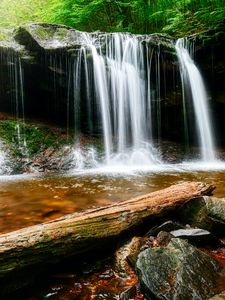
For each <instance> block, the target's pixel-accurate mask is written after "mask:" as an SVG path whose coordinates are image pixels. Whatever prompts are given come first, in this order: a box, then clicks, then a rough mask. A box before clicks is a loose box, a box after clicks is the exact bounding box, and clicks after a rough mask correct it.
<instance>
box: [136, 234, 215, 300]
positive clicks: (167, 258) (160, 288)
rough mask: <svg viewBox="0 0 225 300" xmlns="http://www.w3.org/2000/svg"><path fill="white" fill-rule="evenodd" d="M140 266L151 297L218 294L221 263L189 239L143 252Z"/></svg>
mask: <svg viewBox="0 0 225 300" xmlns="http://www.w3.org/2000/svg"><path fill="white" fill-rule="evenodd" d="M136 269H137V274H138V277H139V280H140V283H141V287H142V289H143V291H144V294H145V296H146V297H147V299H163V300H171V299H173V300H187V299H198V300H206V299H209V298H210V297H211V296H213V295H215V294H216V280H217V277H218V272H219V270H220V265H219V264H218V263H217V262H216V261H215V260H213V259H212V258H211V257H209V256H207V255H206V254H204V253H203V252H201V251H200V250H198V249H197V248H195V247H193V246H192V245H190V244H189V243H188V242H186V241H184V240H181V239H176V238H172V239H171V241H170V242H169V244H168V245H167V246H166V247H154V248H148V249H146V250H144V251H142V252H141V253H140V254H139V257H138V260H137V264H136Z"/></svg>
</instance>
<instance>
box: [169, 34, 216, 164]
mask: <svg viewBox="0 0 225 300" xmlns="http://www.w3.org/2000/svg"><path fill="white" fill-rule="evenodd" d="M175 48H176V51H177V56H178V59H179V67H180V73H181V78H182V85H183V97H184V98H185V90H186V89H190V90H191V95H192V101H193V106H194V111H195V117H196V122H197V125H198V126H197V127H198V137H199V141H200V146H201V159H202V160H203V161H214V160H215V153H214V145H213V144H214V143H213V139H212V129H211V120H210V115H209V108H208V97H207V92H206V88H205V86H204V82H203V79H202V76H201V74H200V71H199V70H198V68H197V66H196V65H195V63H194V61H193V59H192V58H191V56H190V54H189V52H188V48H189V45H188V40H186V39H178V40H177V42H176V46H175ZM186 101H189V99H185V103H184V106H185V105H186ZM185 117H186V116H185Z"/></svg>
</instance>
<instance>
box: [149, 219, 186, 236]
mask: <svg viewBox="0 0 225 300" xmlns="http://www.w3.org/2000/svg"><path fill="white" fill-rule="evenodd" d="M181 228H185V227H184V226H183V225H181V224H179V223H177V222H173V221H166V222H164V223H163V224H161V225H156V226H154V227H152V228H151V229H150V230H149V231H148V232H147V233H146V234H145V236H157V234H158V233H159V232H160V231H166V232H170V231H172V230H177V229H181Z"/></svg>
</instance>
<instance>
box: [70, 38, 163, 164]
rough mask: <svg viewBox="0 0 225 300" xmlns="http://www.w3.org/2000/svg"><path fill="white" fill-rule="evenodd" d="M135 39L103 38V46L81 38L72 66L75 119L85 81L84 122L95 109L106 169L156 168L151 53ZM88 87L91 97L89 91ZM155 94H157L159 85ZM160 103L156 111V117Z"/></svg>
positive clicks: (95, 40)
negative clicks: (102, 142) (79, 47)
mask: <svg viewBox="0 0 225 300" xmlns="http://www.w3.org/2000/svg"><path fill="white" fill-rule="evenodd" d="M139 38H140V37H138V36H133V35H130V34H125V33H114V34H108V35H105V36H104V43H102V41H100V40H99V37H98V36H94V35H90V34H87V33H83V39H84V46H82V47H81V49H79V50H78V55H77V58H76V60H75V61H74V68H73V70H74V72H73V76H74V77H73V78H74V80H73V82H74V83H73V88H74V90H75V94H74V103H75V107H76V111H75V119H78V114H77V113H76V112H77V110H80V108H79V107H80V106H81V105H82V101H81V91H80V84H81V79H82V78H85V80H84V79H83V81H84V85H83V86H85V87H86V88H83V90H82V94H85V95H86V101H87V105H86V106H87V114H88V119H89V120H90V119H91V114H92V112H91V111H90V108H91V107H92V110H97V113H96V116H97V118H98V119H100V120H98V121H97V122H99V123H100V124H101V127H102V132H103V137H104V153H105V155H104V156H105V158H104V161H103V163H104V164H105V163H106V164H107V165H115V164H119V165H121V164H123V165H132V166H135V165H136V166H137V165H138V166H140V165H154V164H158V163H160V159H159V155H158V154H157V151H156V150H155V149H154V147H153V142H152V109H153V108H152V101H151V97H152V91H151V78H150V73H151V63H152V55H151V49H150V47H149V45H146V44H143V43H142V42H141V40H140V39H139ZM146 55H147V56H148V59H147V61H146V59H145V56H146ZM158 64H159V61H157V62H156V68H157V70H156V74H157V76H158V77H159V76H160V75H159V72H160V71H159V65H158ZM91 87H92V94H93V95H94V96H92V95H91V93H90V92H89V90H90V89H91ZM155 89H156V90H157V91H156V94H157V95H160V92H158V89H159V86H157V87H156V88H155ZM152 90H153V89H152ZM91 97H94V99H91ZM154 100H155V99H154ZM158 102H159V103H158V104H157V107H156V109H157V116H160V101H158ZM93 105H95V106H96V108H93ZM74 109H75V108H74ZM92 123H93V121H91V122H90V124H92ZM159 123H160V120H158V122H157V124H159ZM75 126H77V125H76V124H75ZM89 126H90V125H89ZM158 127H159V126H158ZM89 129H90V128H89ZM159 130H160V129H159ZM75 131H77V130H75Z"/></svg>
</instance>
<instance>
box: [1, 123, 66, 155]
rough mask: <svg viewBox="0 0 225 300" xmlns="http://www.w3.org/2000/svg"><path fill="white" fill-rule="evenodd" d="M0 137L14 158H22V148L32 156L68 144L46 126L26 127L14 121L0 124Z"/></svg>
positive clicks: (64, 138) (32, 125) (26, 125)
mask: <svg viewBox="0 0 225 300" xmlns="http://www.w3.org/2000/svg"><path fill="white" fill-rule="evenodd" d="M0 136H1V139H2V140H3V141H4V142H5V144H6V145H7V146H8V147H9V148H10V150H11V152H12V153H13V154H14V155H16V156H24V150H25V149H24V148H26V151H27V152H28V153H27V154H28V155H31V156H32V155H34V154H36V153H38V152H41V151H44V150H45V149H47V148H50V147H52V148H54V149H58V148H59V147H60V146H61V145H63V144H66V143H68V139H67V137H65V136H62V135H60V134H59V132H57V131H55V130H53V129H49V128H48V127H47V126H37V125H34V124H30V125H28V124H23V123H20V122H15V121H6V122H1V123H0ZM24 142H25V143H26V147H25V145H24Z"/></svg>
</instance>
